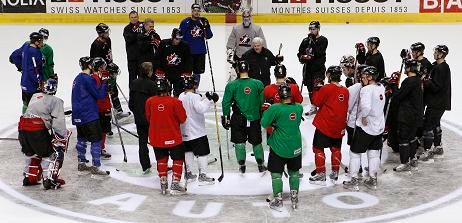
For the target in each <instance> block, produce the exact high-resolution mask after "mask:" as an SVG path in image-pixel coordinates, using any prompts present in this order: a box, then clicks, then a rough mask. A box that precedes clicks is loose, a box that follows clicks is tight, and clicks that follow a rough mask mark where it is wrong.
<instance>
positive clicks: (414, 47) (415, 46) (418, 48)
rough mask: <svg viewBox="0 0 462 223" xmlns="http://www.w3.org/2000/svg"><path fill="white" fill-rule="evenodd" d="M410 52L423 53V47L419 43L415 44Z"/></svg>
mask: <svg viewBox="0 0 462 223" xmlns="http://www.w3.org/2000/svg"><path fill="white" fill-rule="evenodd" d="M411 50H412V51H417V52H423V51H425V45H424V44H423V43H421V42H417V43H414V44H412V45H411Z"/></svg>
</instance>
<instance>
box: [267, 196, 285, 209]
mask: <svg viewBox="0 0 462 223" xmlns="http://www.w3.org/2000/svg"><path fill="white" fill-rule="evenodd" d="M269 206H270V208H271V209H273V210H275V211H279V212H282V207H283V204H282V193H278V194H276V195H275V196H274V198H273V200H271V201H270V203H269Z"/></svg>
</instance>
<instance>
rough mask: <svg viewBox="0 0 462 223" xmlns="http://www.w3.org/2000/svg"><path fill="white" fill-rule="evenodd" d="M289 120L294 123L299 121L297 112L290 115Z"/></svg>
mask: <svg viewBox="0 0 462 223" xmlns="http://www.w3.org/2000/svg"><path fill="white" fill-rule="evenodd" d="M289 119H290V120H292V121H294V120H295V119H297V114H295V112H292V113H290V115H289Z"/></svg>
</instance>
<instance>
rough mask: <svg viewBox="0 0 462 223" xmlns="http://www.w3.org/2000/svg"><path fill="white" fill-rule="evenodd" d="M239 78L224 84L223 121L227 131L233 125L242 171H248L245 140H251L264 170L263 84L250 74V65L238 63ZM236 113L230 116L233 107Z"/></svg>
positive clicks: (258, 161) (233, 141)
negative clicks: (261, 122)
mask: <svg viewBox="0 0 462 223" xmlns="http://www.w3.org/2000/svg"><path fill="white" fill-rule="evenodd" d="M238 71H239V78H238V79H236V80H234V81H231V82H229V83H228V84H227V85H226V87H225V94H224V95H223V100H222V107H223V116H222V117H221V124H222V125H223V128H225V129H226V130H228V129H229V128H230V127H231V142H232V143H234V149H235V153H236V159H237V162H238V163H239V171H240V172H241V173H242V174H244V173H245V169H246V166H245V160H246V159H245V157H246V151H245V143H246V141H247V140H248V141H249V143H250V144H252V147H253V153H254V154H255V160H256V161H257V164H258V171H259V172H265V171H266V167H265V166H264V161H265V160H264V156H263V147H262V145H261V142H262V136H261V126H260V116H261V114H260V113H261V111H260V109H261V107H262V104H263V83H262V82H261V81H259V80H256V79H253V78H250V77H249V73H248V72H249V64H248V63H247V62H245V61H240V62H239V63H238ZM231 107H232V109H233V115H232V116H231V119H230V118H229V116H230V113H231V111H230V109H231Z"/></svg>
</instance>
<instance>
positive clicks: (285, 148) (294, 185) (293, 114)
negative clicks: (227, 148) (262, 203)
mask: <svg viewBox="0 0 462 223" xmlns="http://www.w3.org/2000/svg"><path fill="white" fill-rule="evenodd" d="M278 94H279V98H280V99H281V103H278V104H274V105H271V106H270V107H269V108H268V110H266V111H265V112H264V113H263V117H262V119H261V125H262V126H263V128H267V127H270V126H272V127H274V131H273V133H272V134H271V136H270V137H269V139H268V144H269V145H270V147H271V149H270V153H269V158H268V170H269V171H270V172H271V179H272V185H273V196H274V199H273V200H272V201H271V202H270V208H272V209H275V210H280V208H282V172H283V171H284V166H285V165H287V169H288V170H289V185H290V198H291V201H292V208H293V209H297V205H298V188H299V185H300V173H299V170H300V168H302V138H301V133H300V128H299V126H300V122H301V118H302V114H303V107H302V106H301V105H300V104H298V103H294V102H292V93H291V88H290V86H289V85H287V84H281V85H279V89H278Z"/></svg>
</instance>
